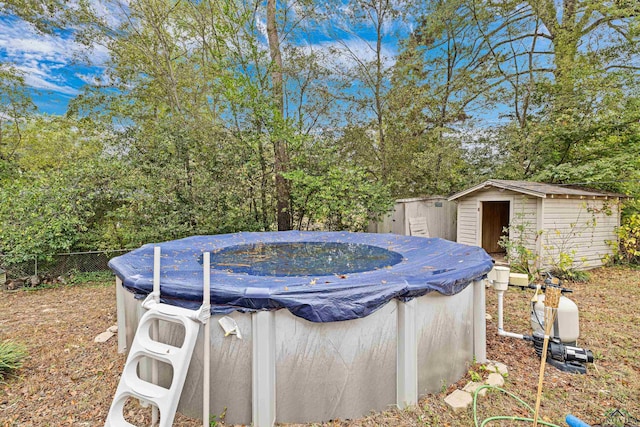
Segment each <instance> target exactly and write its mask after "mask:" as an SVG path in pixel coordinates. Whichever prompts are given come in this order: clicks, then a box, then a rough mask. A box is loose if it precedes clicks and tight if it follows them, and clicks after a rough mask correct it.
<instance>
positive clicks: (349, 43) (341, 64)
mask: <svg viewBox="0 0 640 427" xmlns="http://www.w3.org/2000/svg"><path fill="white" fill-rule="evenodd" d="M305 49H306V50H308V51H309V52H311V51H314V52H318V51H320V52H327V54H326V55H321V57H324V58H327V63H325V66H327V67H329V68H333V69H334V70H335V71H337V72H341V71H347V70H351V69H354V68H357V67H360V66H361V65H362V64H370V63H371V62H373V61H375V59H376V43H375V42H374V41H368V40H365V39H362V38H357V37H352V38H349V39H345V40H331V41H325V42H320V43H316V44H309V45H307V46H305ZM381 57H382V67H383V69H388V68H390V67H392V66H393V65H394V64H395V61H396V52H395V49H394V48H393V47H392V46H388V45H382V50H381Z"/></svg>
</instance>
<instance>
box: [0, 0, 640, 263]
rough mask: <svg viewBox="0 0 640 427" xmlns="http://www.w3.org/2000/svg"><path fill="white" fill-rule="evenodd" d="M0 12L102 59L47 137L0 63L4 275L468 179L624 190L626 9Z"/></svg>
mask: <svg viewBox="0 0 640 427" xmlns="http://www.w3.org/2000/svg"><path fill="white" fill-rule="evenodd" d="M104 10H108V11H109V14H105V13H104ZM0 11H1V12H2V13H4V14H9V15H11V16H15V17H18V18H19V19H22V20H26V21H28V22H30V23H32V25H34V26H36V27H37V29H38V31H41V32H43V33H51V34H56V32H59V31H63V30H64V31H72V32H73V34H74V37H75V39H76V40H77V41H78V42H81V43H84V45H85V46H86V49H87V52H89V51H90V49H92V48H95V47H96V46H102V47H104V48H106V49H107V50H108V52H109V60H108V63H107V64H106V65H105V70H104V73H103V74H102V75H101V77H100V78H99V79H96V81H95V82H94V83H93V84H91V85H87V86H85V87H84V88H83V89H82V91H81V93H80V94H79V95H78V96H76V97H75V98H74V99H73V100H72V102H71V103H70V105H69V108H68V111H67V113H66V114H65V115H64V116H48V115H43V114H41V113H39V112H38V111H37V109H36V108H35V105H34V102H33V100H32V98H31V96H32V95H33V91H32V90H31V89H30V88H29V87H28V85H27V84H26V83H25V75H24V74H22V73H21V71H20V69H19V68H18V67H16V66H15V64H11V63H8V62H6V61H5V62H4V63H0V99H1V102H0V254H1V255H2V256H3V259H4V262H7V263H19V262H22V261H25V260H27V259H32V258H33V257H34V256H36V257H39V258H41V259H42V260H46V259H50V258H51V257H52V255H53V254H55V253H58V252H68V251H72V250H86V249H104V248H133V247H137V246H139V245H141V244H144V243H148V242H153V241H162V240H169V239H175V238H180V237H184V236H188V235H195V234H215V233H225V232H234V231H239V230H255V231H258V230H276V229H278V230H286V229H292V228H294V229H307V228H322V229H330V230H362V229H363V228H364V227H365V226H366V224H367V223H368V221H369V220H371V219H375V218H378V217H380V215H382V214H384V213H385V212H388V210H389V209H390V208H391V207H392V204H393V200H394V199H396V198H399V197H412V196H419V195H448V194H451V193H453V192H455V191H458V190H461V189H463V188H464V187H466V186H469V185H472V184H477V183H479V182H481V181H483V180H485V179H488V178H502V179H524V180H538V181H543V182H551V183H561V184H562V183H579V184H582V185H585V186H588V187H592V188H597V189H601V190H609V191H616V192H621V193H626V194H629V195H631V196H635V195H637V194H638V189H639V187H640V186H639V182H640V181H639V179H640V172H639V170H640V92H639V88H640V79H639V77H640V74H639V70H640V61H639V58H640V57H639V53H640V52H639V46H640V45H639V43H638V41H639V35H640V18H639V15H640V4H639V3H638V2H637V1H636V0H563V1H562V2H560V1H554V0H521V1H516V0H504V1H497V2H496V1H491V0H448V1H443V0H433V1H426V0H424V1H420V0H415V1H414V0H406V1H405V0H396V1H390V0H357V1H350V2H346V1H335V0H328V1H322V2H313V1H309V0H300V1H288V2H284V1H276V0H266V1H264V0H260V1H258V0H255V1H253V0H245V1H240V0H236V1H234V0H216V1H200V2H195V1H190V0H171V1H169V0H131V1H119V0H93V1H78V2H72V3H69V2H66V1H63V0H50V1H46V2H44V1H40V0H20V1H16V0H12V1H4V2H0ZM390 43H395V44H396V45H397V46H398V48H397V51H394V50H393V49H389V46H390ZM354 46H358V47H359V48H355V47H354ZM636 210H637V208H636V205H635V204H634V202H630V203H628V204H627V206H626V207H625V217H631V216H632V215H633V213H634V212H635V211H636Z"/></svg>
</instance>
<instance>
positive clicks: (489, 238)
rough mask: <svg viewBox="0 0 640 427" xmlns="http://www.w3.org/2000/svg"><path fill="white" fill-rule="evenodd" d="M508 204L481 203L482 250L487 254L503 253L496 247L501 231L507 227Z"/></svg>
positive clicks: (501, 249)
mask: <svg viewBox="0 0 640 427" xmlns="http://www.w3.org/2000/svg"><path fill="white" fill-rule="evenodd" d="M509 203H510V202H508V201H506V202H482V249H484V250H485V251H487V252H488V253H490V254H491V253H504V249H503V248H501V247H500V246H499V245H498V242H499V241H500V236H502V234H506V233H504V232H503V230H504V229H505V228H506V227H509Z"/></svg>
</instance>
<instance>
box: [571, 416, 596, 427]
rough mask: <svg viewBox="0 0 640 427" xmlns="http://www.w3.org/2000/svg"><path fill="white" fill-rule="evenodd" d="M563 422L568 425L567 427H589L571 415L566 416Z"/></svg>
mask: <svg viewBox="0 0 640 427" xmlns="http://www.w3.org/2000/svg"><path fill="white" fill-rule="evenodd" d="M565 421H566V422H567V424H569V427H591V426H590V425H589V424H587V423H585V422H584V421H582V420H581V419H579V418H576V417H574V416H573V415H571V414H569V415H567V418H566V419H565Z"/></svg>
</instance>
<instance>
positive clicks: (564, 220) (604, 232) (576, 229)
mask: <svg viewBox="0 0 640 427" xmlns="http://www.w3.org/2000/svg"><path fill="white" fill-rule="evenodd" d="M604 203H605V202H604V201H602V200H580V199H545V200H544V213H545V215H544V219H543V222H542V225H543V229H544V230H545V231H544V234H543V236H542V239H543V240H542V245H543V248H544V254H543V257H542V258H543V259H542V260H541V261H542V263H543V265H544V266H549V265H553V264H557V263H558V262H559V260H560V253H562V252H564V253H566V254H569V255H571V256H572V257H573V267H574V268H579V269H584V268H594V267H599V266H601V265H602V259H603V257H605V256H606V255H609V254H611V253H612V249H611V247H610V246H609V244H607V241H615V240H616V239H617V237H616V234H615V228H616V226H618V216H619V214H618V206H617V204H616V203H613V202H612V201H608V206H609V207H611V215H607V214H606V213H605V212H603V211H602V208H603V205H604ZM574 251H575V252H574Z"/></svg>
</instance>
